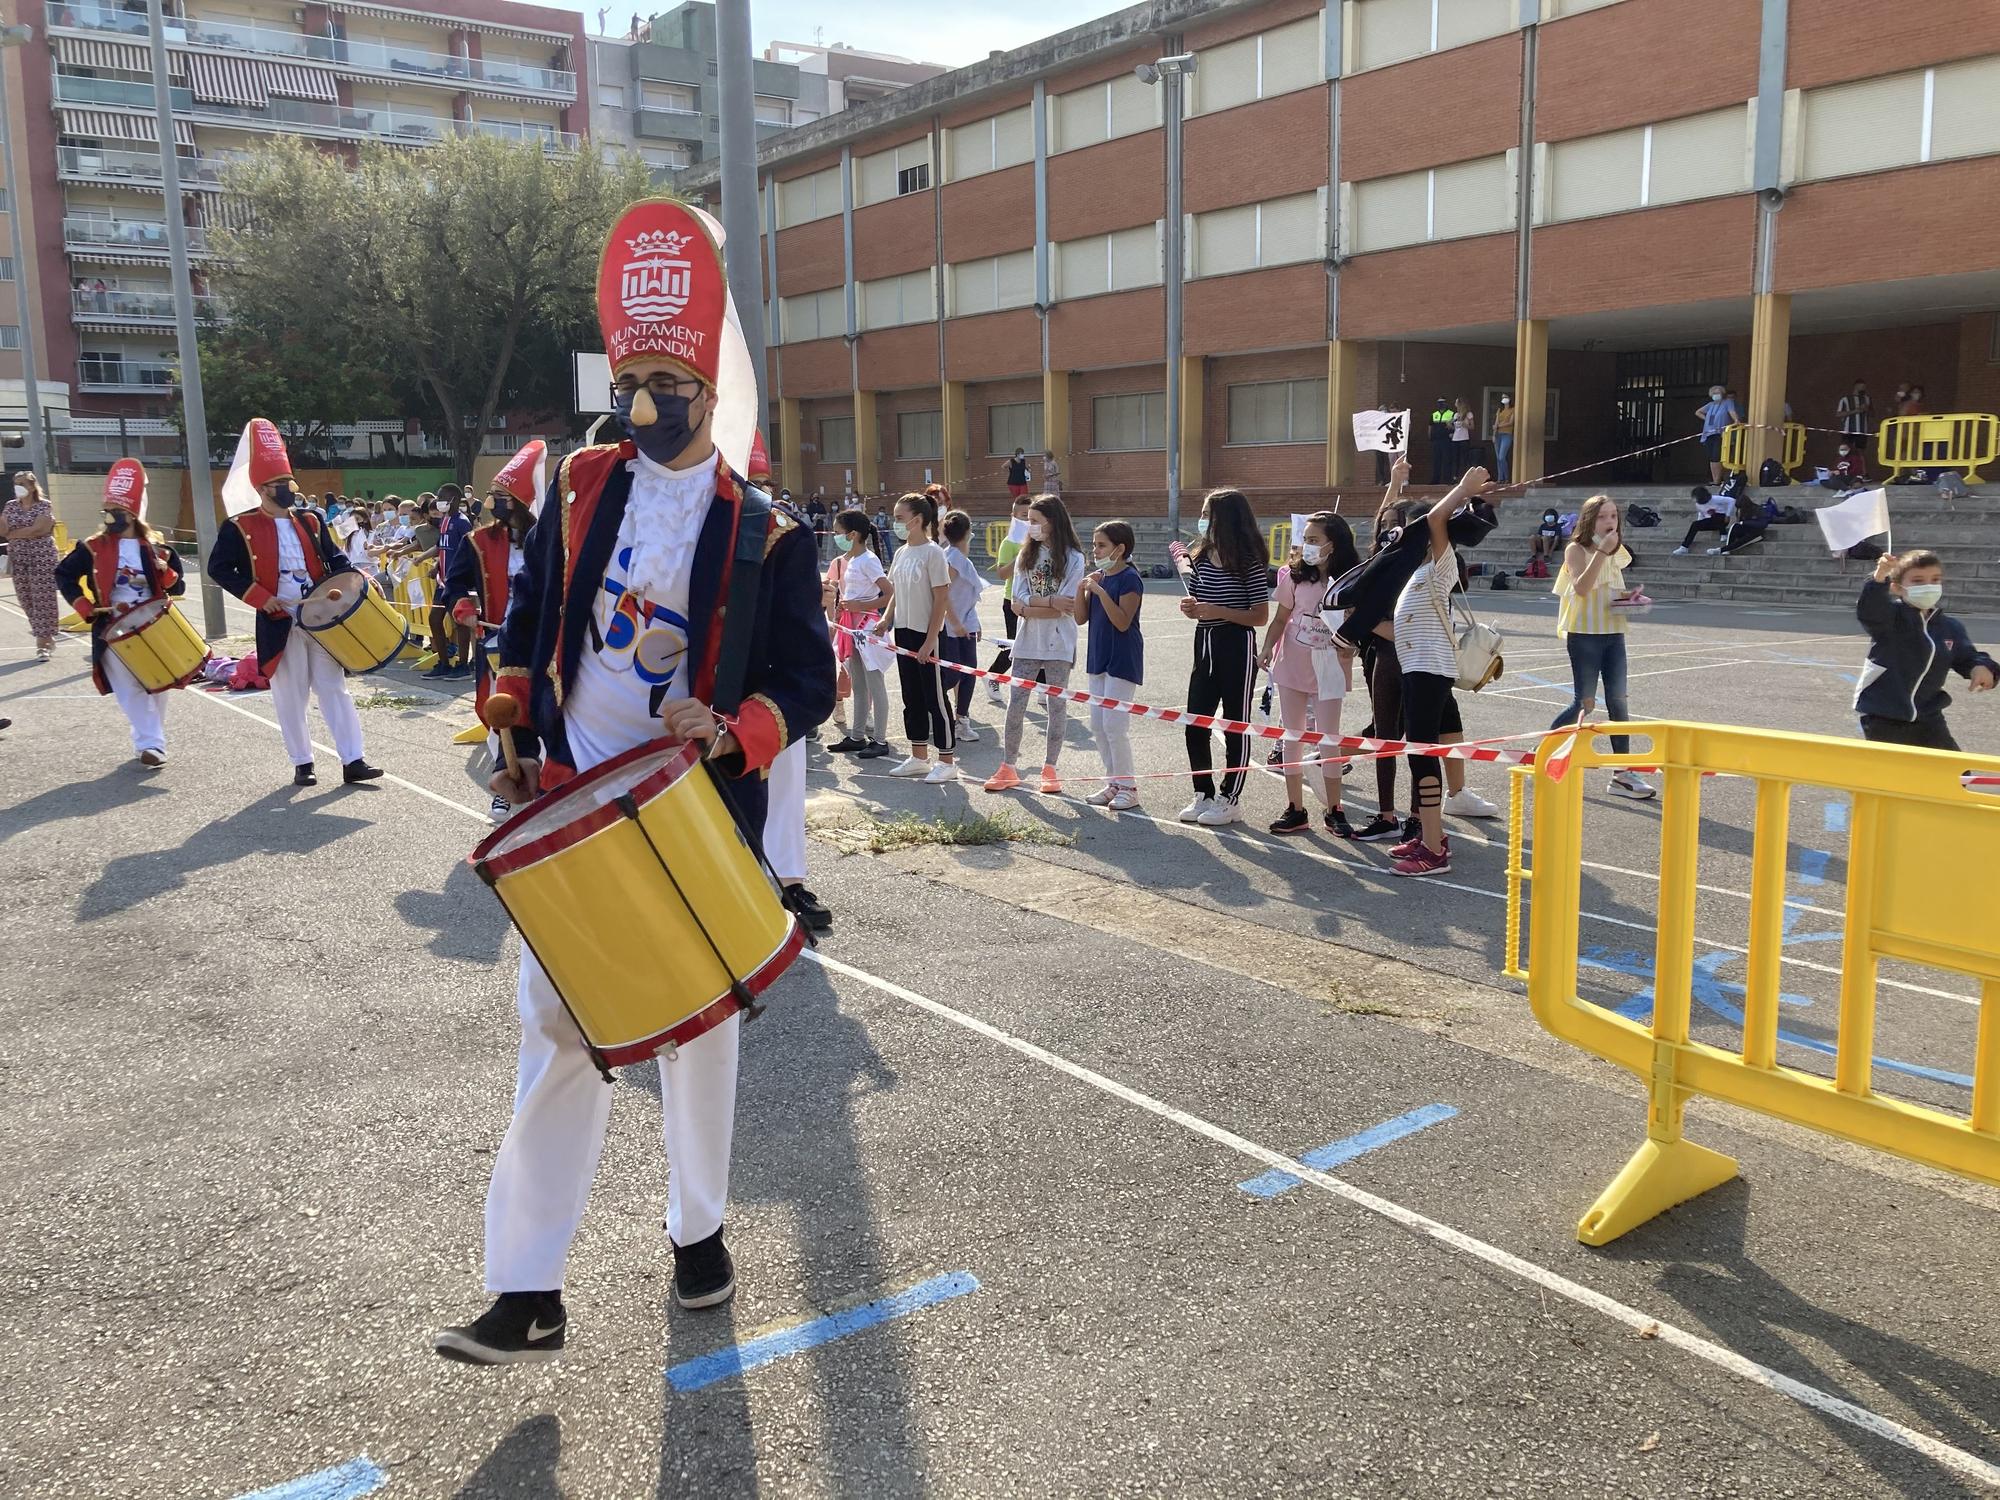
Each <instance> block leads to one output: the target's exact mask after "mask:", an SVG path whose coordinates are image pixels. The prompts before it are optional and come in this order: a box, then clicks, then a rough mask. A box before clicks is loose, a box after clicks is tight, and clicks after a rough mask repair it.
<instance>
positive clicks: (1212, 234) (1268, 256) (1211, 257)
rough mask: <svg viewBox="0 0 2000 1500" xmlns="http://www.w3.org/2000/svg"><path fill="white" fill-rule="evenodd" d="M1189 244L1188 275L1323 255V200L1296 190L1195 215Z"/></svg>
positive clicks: (1217, 273)
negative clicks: (1292, 193) (1191, 238)
mask: <svg viewBox="0 0 2000 1500" xmlns="http://www.w3.org/2000/svg"><path fill="white" fill-rule="evenodd" d="M1191 248H1192V249H1193V251H1194V255H1193V264H1192V265H1191V266H1190V268H1189V274H1190V275H1192V276H1227V275H1229V274H1230V273H1232V272H1236V271H1252V270H1256V269H1257V268H1258V267H1260V266H1283V265H1292V264H1296V263H1297V262H1299V261H1307V260H1318V259H1320V258H1321V257H1322V256H1323V255H1325V253H1326V230H1325V208H1324V206H1323V201H1322V199H1321V197H1320V195H1319V193H1317V192H1311V193H1297V194H1294V195H1293V196H1291V197H1288V198H1273V199H1272V200H1271V201H1270V202H1268V203H1244V204H1239V205H1238V206H1237V207H1235V208H1223V209H1216V210H1214V211H1212V212H1210V213H1205V214H1196V215H1195V216H1194V242H1193V245H1192V247H1191Z"/></svg>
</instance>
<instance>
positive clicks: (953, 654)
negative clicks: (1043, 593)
mask: <svg viewBox="0 0 2000 1500" xmlns="http://www.w3.org/2000/svg"><path fill="white" fill-rule="evenodd" d="M971 535H972V517H971V516H969V515H967V514H966V513H965V512H964V511H962V510H948V511H946V512H945V516H944V559H945V561H946V562H948V563H950V564H951V592H950V594H949V595H947V596H946V603H947V605H948V608H947V609H946V611H945V617H944V638H943V639H942V640H941V641H940V642H939V645H940V647H941V648H942V652H943V656H944V659H945V660H946V661H950V662H957V663H958V664H959V665H960V666H962V667H972V666H977V665H978V664H979V596H980V595H981V594H983V593H984V592H986V580H985V579H983V578H981V577H980V576H979V570H978V569H977V568H975V567H973V565H972V559H971V558H970V557H967V556H966V555H965V543H966V540H967V539H968V538H969V537H970V536H971ZM978 680H979V679H978V678H976V677H974V676H973V675H972V674H971V673H970V672H952V673H950V674H949V675H948V676H947V677H946V678H945V684H944V685H945V692H946V694H947V695H948V696H949V697H950V698H951V700H952V707H953V714H952V717H953V719H954V720H955V721H956V727H957V730H958V738H959V741H960V743H962V744H967V745H976V744H978V743H979V731H978V730H977V729H975V728H973V727H972V689H973V686H974V685H975V684H976V683H977V682H978Z"/></svg>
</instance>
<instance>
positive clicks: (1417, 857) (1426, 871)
mask: <svg viewBox="0 0 2000 1500" xmlns="http://www.w3.org/2000/svg"><path fill="white" fill-rule="evenodd" d="M1391 868H1392V869H1393V870H1394V871H1395V873H1396V874H1398V875H1448V874H1450V873H1451V851H1450V850H1448V849H1447V850H1441V851H1437V852H1433V851H1432V850H1430V849H1429V848H1427V847H1426V846H1425V845H1424V844H1423V843H1421V842H1419V843H1418V845H1417V847H1416V849H1415V850H1413V851H1412V852H1411V853H1410V854H1408V855H1407V856H1405V857H1404V858H1402V859H1399V860H1397V861H1396V863H1395V864H1394V865H1393V866H1392V867H1391Z"/></svg>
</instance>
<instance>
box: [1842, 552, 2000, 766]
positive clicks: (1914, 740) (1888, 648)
mask: <svg viewBox="0 0 2000 1500" xmlns="http://www.w3.org/2000/svg"><path fill="white" fill-rule="evenodd" d="M1943 600H1944V564H1943V563H1941V562H1939V561H1938V555H1937V554H1936V553H1935V552H1906V553H1904V554H1903V555H1902V556H1901V557H1896V556H1894V555H1885V556H1884V557H1882V558H1881V559H1880V560H1879V561H1878V562H1877V563H1876V564H1875V576H1874V577H1873V578H1871V579H1869V580H1868V582H1866V583H1864V584H1863V585H1862V586H1861V602H1860V604H1859V605H1858V606H1857V607H1856V609H1855V615H1856V617H1857V618H1858V619H1859V620H1860V621H1861V624H1862V626H1863V627H1864V628H1865V629H1866V630H1867V632H1868V663H1867V666H1866V667H1865V668H1863V670H1862V673H1861V685H1860V686H1859V687H1858V688H1856V689H1855V691H1854V711H1855V712H1856V713H1857V714H1859V715H1860V716H1861V734H1862V737H1863V738H1864V739H1870V740H1878V741H1880V742H1881V743H1883V744H1887V745H1912V746H1915V747H1917V748H1919V749H1925V750H1956V749H1958V741H1957V740H1955V739H1953V738H1952V735H1951V730H1950V729H1949V728H1948V727H1947V726H1946V724H1945V722H1944V711H1945V709H1947V708H1948V707H1950V706H1951V695H1950V694H1949V693H1947V692H1946V691H1945V690H1944V679H1945V674H1946V673H1947V672H1957V673H1958V674H1959V675H1960V676H1962V677H1964V678H1966V679H1967V680H1968V681H1969V682H1970V683H1971V684H1972V691H1973V692H1975V693H1986V692H1991V691H1992V690H1993V684H1994V682H1995V680H1996V677H2000V666H1996V665H1995V663H1994V660H1993V658H1992V657H1990V656H1988V655H1987V654H1986V653H1985V652H1984V651H1981V650H1980V649H1979V648H1978V647H1977V646H1975V645H1973V644H1972V638H1971V637H1970V636H1968V635H1967V634H1966V632H1965V627H1964V626H1963V625H1961V624H1959V622H1958V621H1957V620H1955V619H1953V618H1952V617H1951V616H1950V615H1948V614H1946V613H1944V611H1943V610H1941V609H1939V608H1938V606H1939V604H1941V603H1942V602H1943Z"/></svg>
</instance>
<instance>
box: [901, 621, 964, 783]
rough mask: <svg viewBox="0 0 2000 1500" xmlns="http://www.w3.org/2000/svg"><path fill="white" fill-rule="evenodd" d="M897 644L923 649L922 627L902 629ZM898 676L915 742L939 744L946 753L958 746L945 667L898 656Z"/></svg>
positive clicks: (905, 724) (908, 735)
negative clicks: (920, 628) (948, 695)
mask: <svg viewBox="0 0 2000 1500" xmlns="http://www.w3.org/2000/svg"><path fill="white" fill-rule="evenodd" d="M895 637H896V644H897V645H899V646H901V647H903V648H904V649H905V650H907V651H918V650H921V649H922V648H923V644H924V633H923V632H922V631H921V630H898V631H897V632H896V633H895ZM896 676H897V678H898V679H899V680H900V681H901V684H902V688H903V734H904V736H905V737H906V738H908V740H909V742H910V743H911V744H912V745H935V746H937V748H938V749H939V750H940V751H941V752H943V753H944V754H946V755H949V754H951V753H952V752H953V751H954V750H956V749H957V748H958V729H957V725H956V723H955V721H954V719H953V716H952V712H951V702H950V700H949V698H948V697H947V696H946V693H945V688H944V668H943V667H940V666H939V665H938V664H937V663H936V662H934V661H933V662H922V661H918V660H917V659H916V658H915V657H911V656H898V657H897V658H896Z"/></svg>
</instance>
